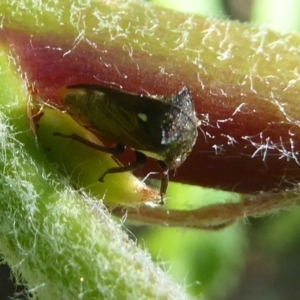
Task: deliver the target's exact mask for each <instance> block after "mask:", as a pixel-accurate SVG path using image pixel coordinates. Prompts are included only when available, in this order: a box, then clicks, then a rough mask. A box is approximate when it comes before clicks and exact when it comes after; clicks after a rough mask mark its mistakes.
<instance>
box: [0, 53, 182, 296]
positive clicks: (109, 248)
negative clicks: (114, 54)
mask: <svg viewBox="0 0 300 300" xmlns="http://www.w3.org/2000/svg"><path fill="white" fill-rule="evenodd" d="M0 70H1V71H0V78H1V81H0V98H1V101H0V105H1V115H0V121H1V144H0V165H1V173H0V224H1V225H0V252H1V253H2V257H3V260H4V261H5V262H7V263H8V264H9V265H10V266H11V267H12V269H13V270H14V272H16V273H19V274H22V278H23V279H25V280H26V281H27V282H28V285H29V287H30V291H31V292H32V293H33V294H34V295H37V296H38V297H39V298H40V299H186V298H187V297H186V295H185V294H184V292H183V290H182V289H181V288H179V287H178V286H177V285H175V284H174V283H173V281H172V280H171V279H170V278H169V277H168V276H167V275H165V274H164V273H163V271H162V270H161V269H160V268H159V267H158V266H156V265H155V264H153V263H152V262H151V260H150V257H149V255H147V254H146V253H145V252H143V251H142V250H141V249H139V248H138V247H137V246H136V245H135V244H134V242H132V241H130V240H129V239H128V237H127V236H126V234H125V233H123V232H122V231H121V230H120V228H119V227H118V225H117V224H115V223H114V222H113V221H112V220H111V218H110V216H109V215H108V213H107V212H106V210H105V209H104V207H103V206H102V203H101V201H93V200H92V199H89V198H88V197H87V196H85V195H79V194H78V193H77V192H74V191H73V190H72V189H71V188H70V186H69V182H68V181H67V180H66V179H64V178H63V177H62V176H61V175H60V174H58V173H57V171H56V169H55V168H54V167H53V165H51V164H50V163H48V161H47V159H45V155H44V151H41V149H39V147H38V145H37V143H36V141H35V139H34V136H33V133H32V132H31V130H30V128H29V120H28V117H27V102H28V99H29V97H28V95H27V93H26V88H25V86H24V84H23V82H22V80H21V79H20V78H19V75H18V72H17V71H16V69H15V67H14V63H13V60H11V57H10V56H9V54H8V53H7V49H1V50H0Z"/></svg>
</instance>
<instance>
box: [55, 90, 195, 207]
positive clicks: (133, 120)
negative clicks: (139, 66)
mask: <svg viewBox="0 0 300 300" xmlns="http://www.w3.org/2000/svg"><path fill="white" fill-rule="evenodd" d="M59 97H60V100H61V102H62V104H63V106H64V108H65V109H66V111H67V112H68V113H69V114H70V115H71V117H72V118H73V119H74V120H75V121H77V122H78V123H79V124H81V125H82V126H83V127H85V128H86V129H87V130H89V131H90V132H92V133H94V134H95V135H96V136H99V137H101V136H102V137H105V138H107V139H109V140H111V141H113V142H115V143H116V146H115V147H113V148H109V147H105V146H100V145H96V144H94V143H92V142H89V141H87V140H85V139H84V138H82V137H80V136H79V135H77V134H72V135H64V134H61V133H55V135H59V136H64V137H68V138H71V139H74V140H77V141H79V142H82V143H84V144H85V145H87V146H89V147H92V148H94V149H97V150H100V151H103V152H107V153H110V154H113V155H117V154H121V153H122V152H123V151H124V149H125V147H126V146H127V147H130V148H132V149H134V150H135V155H136V161H135V162H134V163H132V164H130V165H127V166H119V167H114V168H109V169H108V170H107V171H106V172H105V173H104V174H103V175H102V176H101V177H100V178H99V181H103V180H104V177H105V176H106V175H107V174H112V173H118V172H127V171H133V170H135V169H137V168H141V167H142V166H143V165H144V164H145V162H146V159H147V157H152V158H154V159H156V160H157V162H158V164H159V166H160V167H161V169H162V171H161V187H160V197H161V199H160V203H161V204H163V201H164V195H165V193H166V191H167V187H168V182H169V174H168V171H169V170H170V169H175V168H178V167H179V166H180V165H181V164H182V163H183V162H184V161H185V159H186V158H187V156H188V155H189V153H190V152H191V150H192V148H193V146H194V144H195V142H196V139H197V126H198V124H199V121H198V119H197V117H196V112H195V108H194V102H193V99H192V96H191V93H190V91H189V89H188V87H186V86H184V87H183V88H182V90H181V91H180V92H179V93H178V94H175V95H170V96H158V95H154V96H152V95H151V96H149V95H136V94H131V93H127V92H123V91H121V90H117V89H113V88H108V87H104V86H99V85H86V84H80V85H73V86H69V87H64V88H61V89H60V91H59Z"/></svg>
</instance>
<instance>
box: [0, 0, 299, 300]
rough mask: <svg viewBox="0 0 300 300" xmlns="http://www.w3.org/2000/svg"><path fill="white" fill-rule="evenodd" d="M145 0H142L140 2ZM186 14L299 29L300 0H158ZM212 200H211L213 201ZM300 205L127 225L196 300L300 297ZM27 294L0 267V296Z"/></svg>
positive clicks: (210, 195) (209, 195)
mask: <svg viewBox="0 0 300 300" xmlns="http://www.w3.org/2000/svg"><path fill="white" fill-rule="evenodd" d="M140 1H142V0H140ZM149 2H153V3H154V4H155V5H160V6H164V7H169V8H170V7H172V9H178V10H181V11H185V12H192V13H199V14H202V15H208V16H214V17H219V18H226V19H232V20H239V21H241V22H253V23H255V24H258V25H263V26H265V27H269V28H272V29H275V30H279V31H284V32H287V31H299V30H300V18H299V16H300V1H296V0H256V1H254V0H253V1H252V0H184V1H182V0H164V1H163V0H153V1H149ZM170 192H171V193H170V195H171V196H172V193H176V194H177V195H178V193H183V192H184V196H185V197H190V198H193V193H196V194H197V197H199V193H201V197H203V198H204V199H206V200H207V199H212V201H216V198H219V197H220V198H219V199H222V194H220V193H216V192H215V191H213V190H211V189H199V188H194V187H187V186H185V187H184V189H183V188H181V186H180V185H179V184H172V185H170ZM206 200H205V201H206ZM299 219H300V208H294V209H291V210H290V211H287V212H281V213H278V214H276V215H271V216H267V217H264V218H260V219H247V220H243V221H240V222H239V223H237V224H234V225H232V226H230V227H228V228H226V229H224V230H221V231H198V230H186V229H178V228H176V229H170V228H169V229H168V228H163V227H146V226H131V225H128V224H126V228H125V230H127V231H128V233H129V235H130V236H131V237H132V238H133V239H134V240H135V241H137V243H138V244H140V245H141V247H143V248H145V249H148V251H149V252H150V253H151V256H152V257H153V259H154V260H156V261H157V262H158V263H159V264H160V265H161V267H162V268H163V269H165V270H167V271H168V272H169V273H170V274H171V275H172V276H173V277H174V278H175V280H176V281H177V282H178V283H180V284H182V285H184V286H185V287H186V289H187V290H188V292H189V293H190V294H191V295H192V296H194V297H195V298H196V299H208V300H210V299H214V300H238V299H243V300H254V299H255V300H268V299H272V300H285V299H289V300H293V299H295V300H296V299H300V285H299V283H298V282H299V278H300V256H299V253H300V224H299ZM12 298H13V299H25V298H26V291H24V289H23V287H22V286H16V285H15V280H14V279H13V278H11V276H10V270H9V268H8V267H7V266H6V265H1V266H0V300H2V299H12Z"/></svg>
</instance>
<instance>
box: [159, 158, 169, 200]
mask: <svg viewBox="0 0 300 300" xmlns="http://www.w3.org/2000/svg"><path fill="white" fill-rule="evenodd" d="M157 162H158V165H159V166H160V167H161V168H162V169H163V171H162V172H161V182H160V201H159V202H158V204H164V203H165V201H164V196H165V194H166V192H167V189H168V184H169V169H168V168H167V166H166V164H165V163H164V162H163V161H161V160H158V161H157Z"/></svg>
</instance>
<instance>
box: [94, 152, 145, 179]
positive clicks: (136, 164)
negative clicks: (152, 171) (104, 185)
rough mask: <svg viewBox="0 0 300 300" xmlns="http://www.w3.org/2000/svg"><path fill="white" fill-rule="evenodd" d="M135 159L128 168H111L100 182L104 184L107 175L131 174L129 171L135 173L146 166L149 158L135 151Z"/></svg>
mask: <svg viewBox="0 0 300 300" xmlns="http://www.w3.org/2000/svg"><path fill="white" fill-rule="evenodd" d="M135 157H136V161H135V162H134V163H133V164H131V165H128V166H122V167H115V168H109V169H108V170H107V171H106V172H104V174H103V175H102V176H101V177H100V178H99V181H101V182H104V177H105V176H106V175H107V174H112V173H121V172H129V171H134V170H136V169H139V168H141V167H143V166H144V164H145V163H146V160H147V156H146V155H145V154H144V153H142V152H138V151H135Z"/></svg>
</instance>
